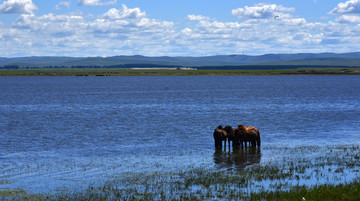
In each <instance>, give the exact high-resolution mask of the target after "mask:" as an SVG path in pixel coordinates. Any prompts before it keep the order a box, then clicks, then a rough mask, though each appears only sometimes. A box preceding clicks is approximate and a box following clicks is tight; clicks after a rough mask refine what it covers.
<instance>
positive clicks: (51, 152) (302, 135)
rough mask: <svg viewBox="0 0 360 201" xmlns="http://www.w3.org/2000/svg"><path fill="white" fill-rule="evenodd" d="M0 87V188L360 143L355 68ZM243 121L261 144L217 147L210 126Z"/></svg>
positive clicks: (14, 81) (44, 80) (241, 163)
mask: <svg viewBox="0 0 360 201" xmlns="http://www.w3.org/2000/svg"><path fill="white" fill-rule="evenodd" d="M0 91H1V93H0V150H1V152H0V188H22V189H25V190H28V191H31V192H40V193H48V192H50V193H52V192H57V191H59V190H65V191H67V190H70V189H77V188H86V187H87V186H88V185H90V184H94V183H102V182H104V181H106V180H107V179H108V178H113V177H114V176H116V175H121V174H123V173H128V172H144V171H169V172H171V171H179V170H182V171H183V170H186V169H191V168H197V167H205V168H209V169H215V170H216V169H237V168H240V169H241V168H245V167H247V166H249V165H254V164H260V165H261V164H266V163H268V162H269V161H273V160H276V159H277V158H278V154H275V153H276V151H274V150H277V149H278V148H283V147H285V148H286V147H289V148H297V147H302V146H314V147H315V146H320V147H325V148H324V149H326V147H329V146H334V145H359V144H360V143H359V142H360V133H359V125H360V93H358V92H359V91H360V77H359V76H209V77H207V76H204V77H202V76H200V77H0ZM240 123H241V124H244V125H246V126H255V127H257V128H258V129H259V130H260V132H261V137H262V149H261V150H260V151H259V152H255V153H252V152H251V151H245V152H244V151H241V152H233V151H230V152H226V153H225V152H220V153H219V152H215V149H214V142H213V138H212V132H213V130H214V128H215V127H216V126H218V125H220V124H221V125H232V126H236V125H238V124H240ZM320 150H322V149H320ZM317 152H319V150H318V151H317ZM320 152H321V151H320ZM299 157H301V153H299Z"/></svg>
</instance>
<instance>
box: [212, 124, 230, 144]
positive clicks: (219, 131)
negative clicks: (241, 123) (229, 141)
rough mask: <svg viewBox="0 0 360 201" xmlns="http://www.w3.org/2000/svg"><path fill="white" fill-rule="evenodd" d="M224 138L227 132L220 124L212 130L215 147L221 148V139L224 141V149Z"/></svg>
mask: <svg viewBox="0 0 360 201" xmlns="http://www.w3.org/2000/svg"><path fill="white" fill-rule="evenodd" d="M226 138H227V132H226V131H225V129H223V128H222V126H221V125H220V126H218V127H217V128H215V130H214V140H215V148H216V149H221V148H222V141H224V146H225V149H226Z"/></svg>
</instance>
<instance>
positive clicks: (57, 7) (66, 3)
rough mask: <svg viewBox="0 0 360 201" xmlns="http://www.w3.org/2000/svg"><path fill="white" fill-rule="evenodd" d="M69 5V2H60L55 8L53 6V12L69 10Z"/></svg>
mask: <svg viewBox="0 0 360 201" xmlns="http://www.w3.org/2000/svg"><path fill="white" fill-rule="evenodd" d="M70 5H71V1H60V2H59V3H58V4H57V5H56V6H55V10H60V9H61V7H65V8H67V9H69V8H70Z"/></svg>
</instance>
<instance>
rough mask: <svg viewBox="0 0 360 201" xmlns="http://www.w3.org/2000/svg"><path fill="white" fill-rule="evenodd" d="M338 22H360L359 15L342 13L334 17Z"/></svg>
mask: <svg viewBox="0 0 360 201" xmlns="http://www.w3.org/2000/svg"><path fill="white" fill-rule="evenodd" d="M335 21H336V22H339V23H360V16H356V15H342V16H340V17H338V18H336V19H335Z"/></svg>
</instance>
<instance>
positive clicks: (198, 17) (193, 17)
mask: <svg viewBox="0 0 360 201" xmlns="http://www.w3.org/2000/svg"><path fill="white" fill-rule="evenodd" d="M187 19H188V20H190V21H203V20H210V17H206V16H202V15H188V16H187Z"/></svg>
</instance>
